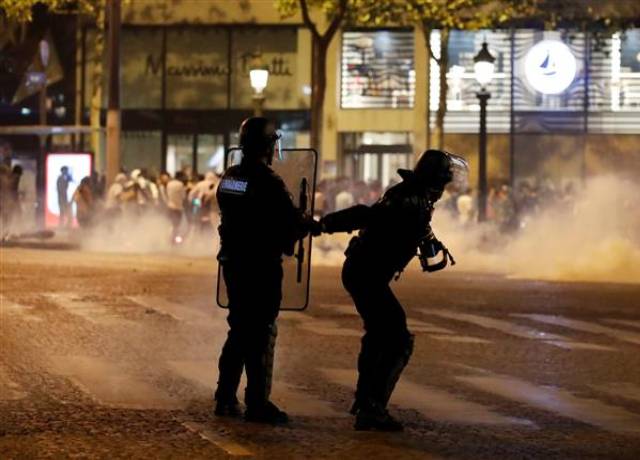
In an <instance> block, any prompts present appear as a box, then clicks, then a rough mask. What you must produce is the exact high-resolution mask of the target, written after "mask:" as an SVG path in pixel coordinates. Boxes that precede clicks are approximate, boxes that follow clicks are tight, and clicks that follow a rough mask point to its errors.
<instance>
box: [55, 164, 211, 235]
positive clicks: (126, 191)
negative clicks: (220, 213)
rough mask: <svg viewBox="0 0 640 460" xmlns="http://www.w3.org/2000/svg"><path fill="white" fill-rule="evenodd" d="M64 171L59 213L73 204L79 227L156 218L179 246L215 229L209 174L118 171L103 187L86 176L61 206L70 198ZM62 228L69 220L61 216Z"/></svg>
mask: <svg viewBox="0 0 640 460" xmlns="http://www.w3.org/2000/svg"><path fill="white" fill-rule="evenodd" d="M64 169H65V168H62V170H61V171H60V177H59V179H58V197H59V198H58V201H59V203H60V209H61V210H62V209H63V208H70V207H71V206H72V205H73V204H75V209H76V219H77V222H78V225H79V226H80V228H81V229H85V230H88V229H91V228H95V227H96V226H104V227H106V228H112V227H113V226H115V225H117V223H118V221H119V220H120V219H122V218H126V219H131V220H133V221H136V220H139V219H144V218H146V217H150V216H160V217H163V218H164V219H165V220H166V222H167V226H168V228H169V229H170V230H169V231H168V234H169V235H170V239H171V241H172V242H173V243H180V242H181V241H182V240H183V239H184V238H185V236H186V235H187V234H193V233H205V232H213V230H214V227H215V221H216V216H217V207H216V204H215V192H216V186H217V183H218V176H216V174H214V173H213V172H207V173H206V174H190V173H188V171H177V172H176V173H175V174H174V175H173V176H171V175H170V174H169V173H168V172H166V171H163V172H161V173H160V174H159V175H158V176H157V177H155V176H153V175H151V174H149V173H148V172H147V171H146V170H145V169H134V170H133V171H131V172H130V173H127V172H126V171H122V172H120V173H119V174H118V175H116V177H115V179H114V181H113V183H112V184H111V185H110V186H109V187H108V188H105V187H103V185H102V184H104V182H103V181H102V180H100V179H99V178H98V180H94V179H93V178H92V177H85V178H83V179H82V180H81V181H80V185H79V186H78V187H77V188H76V190H75V191H74V192H73V195H72V198H71V202H70V203H68V204H64V203H63V201H64V200H65V197H66V196H68V194H67V193H66V189H65V188H64V183H65V182H67V180H66V179H65V174H66V171H64ZM61 185H62V187H61ZM61 216H62V212H61ZM128 222H130V220H128ZM60 225H61V226H65V225H68V223H67V220H66V219H63V218H61V219H60Z"/></svg>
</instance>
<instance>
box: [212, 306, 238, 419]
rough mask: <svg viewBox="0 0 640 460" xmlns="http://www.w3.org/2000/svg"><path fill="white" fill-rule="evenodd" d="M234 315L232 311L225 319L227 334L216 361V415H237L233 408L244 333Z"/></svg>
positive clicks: (235, 406)
mask: <svg viewBox="0 0 640 460" xmlns="http://www.w3.org/2000/svg"><path fill="white" fill-rule="evenodd" d="M234 313H235V311H234V310H232V311H230V312H229V316H228V318H227V322H228V323H229V332H228V334H227V340H226V341H225V343H224V346H223V347H222V352H221V353H220V360H219V361H218V371H219V374H218V388H217V390H216V392H215V399H216V401H217V402H218V406H217V407H216V414H217V415H239V414H236V413H235V412H236V411H235V408H237V405H238V399H237V396H236V393H237V391H238V386H239V385H240V379H241V377H242V370H243V368H244V358H243V351H242V336H243V335H244V332H243V330H242V321H241V319H240V318H237V315H234ZM218 408H219V409H218ZM231 412H233V413H231Z"/></svg>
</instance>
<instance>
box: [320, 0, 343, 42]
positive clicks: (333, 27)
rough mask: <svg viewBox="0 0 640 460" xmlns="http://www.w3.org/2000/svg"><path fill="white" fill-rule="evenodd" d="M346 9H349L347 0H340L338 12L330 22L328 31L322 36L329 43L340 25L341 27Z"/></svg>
mask: <svg viewBox="0 0 640 460" xmlns="http://www.w3.org/2000/svg"><path fill="white" fill-rule="evenodd" d="M346 11H347V0H340V3H339V4H338V12H337V13H336V15H335V16H334V17H333V19H332V20H331V24H329V27H328V28H327V30H326V32H325V33H324V35H323V36H322V40H323V41H324V42H326V43H327V44H329V43H330V42H331V39H332V38H333V36H334V35H335V33H336V31H337V30H338V27H340V25H341V24H342V20H343V19H344V15H345V13H346Z"/></svg>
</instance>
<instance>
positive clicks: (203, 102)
mask: <svg viewBox="0 0 640 460" xmlns="http://www.w3.org/2000/svg"><path fill="white" fill-rule="evenodd" d="M84 42H85V50H86V52H85V62H90V58H91V56H90V46H89V44H90V43H91V42H92V32H91V31H89V32H88V33H87V34H86V36H85V40H84ZM309 46H310V43H309V41H308V37H307V36H306V35H305V33H304V32H301V31H300V30H299V29H298V28H297V27H292V26H284V27H275V26H274V27H271V26H268V27H267V26H264V27H245V26H194V25H188V26H187V25H185V26H163V27H160V26H125V27H124V28H123V31H122V45H121V53H122V55H121V107H122V129H123V134H122V149H123V150H122V162H123V166H124V167H125V168H126V169H127V170H132V169H134V168H147V169H148V170H150V171H154V172H156V173H157V172H159V171H160V170H165V169H166V170H167V171H169V172H170V173H174V172H175V171H177V170H180V169H186V170H190V171H195V172H199V173H203V172H205V171H207V170H215V171H221V168H222V167H223V152H224V150H225V148H227V147H229V146H230V145H233V144H235V143H236V142H237V139H236V138H235V136H236V135H237V134H236V133H237V129H238V126H239V124H240V122H241V121H242V120H243V119H244V118H246V117H247V116H249V115H251V113H252V110H253V109H252V107H253V102H252V94H253V90H252V88H251V86H250V79H249V70H250V65H251V63H252V61H253V60H254V59H255V57H256V56H257V55H260V56H261V59H262V62H263V63H264V65H266V66H267V67H268V69H269V82H268V85H267V88H266V90H265V95H266V101H265V111H266V113H267V115H268V116H271V117H273V118H275V119H277V120H278V122H279V124H280V126H281V127H282V129H283V130H284V131H285V133H286V136H285V141H286V143H287V145H298V144H301V143H304V142H305V140H306V138H307V136H308V135H307V132H308V129H309V119H308V106H309V84H310V65H311V64H310V61H309V56H310V53H309V52H307V51H308V48H309ZM83 85H84V91H83V94H84V101H83V105H84V107H85V112H87V110H86V109H87V108H88V103H89V100H90V97H91V93H92V87H91V67H90V66H89V65H86V64H85V65H84V77H83Z"/></svg>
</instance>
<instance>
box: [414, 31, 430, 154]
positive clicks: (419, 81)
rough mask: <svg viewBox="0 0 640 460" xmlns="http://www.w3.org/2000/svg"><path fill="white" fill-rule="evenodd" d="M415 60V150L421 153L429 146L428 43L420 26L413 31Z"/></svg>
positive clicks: (415, 152) (416, 152)
mask: <svg viewBox="0 0 640 460" xmlns="http://www.w3.org/2000/svg"><path fill="white" fill-rule="evenodd" d="M413 37H414V38H413V40H414V50H413V62H414V66H415V71H416V83H415V96H414V102H413V151H414V154H415V155H420V154H421V153H422V152H423V151H424V150H425V149H426V148H427V122H428V120H427V109H428V106H427V104H428V101H427V84H428V79H427V71H428V65H427V64H428V63H427V54H428V53H427V44H426V42H425V39H424V34H423V33H422V30H420V28H419V27H416V28H415V29H414V31H413Z"/></svg>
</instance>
